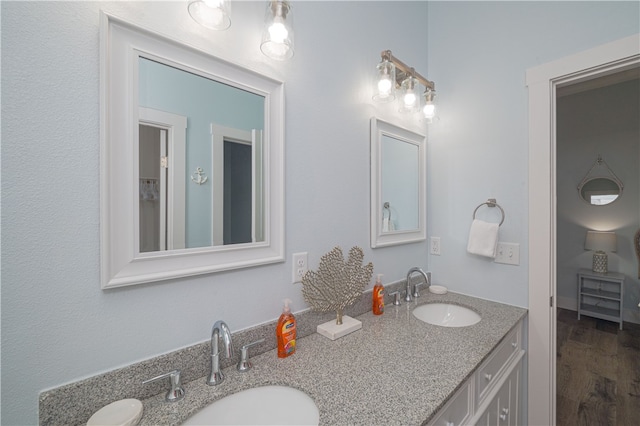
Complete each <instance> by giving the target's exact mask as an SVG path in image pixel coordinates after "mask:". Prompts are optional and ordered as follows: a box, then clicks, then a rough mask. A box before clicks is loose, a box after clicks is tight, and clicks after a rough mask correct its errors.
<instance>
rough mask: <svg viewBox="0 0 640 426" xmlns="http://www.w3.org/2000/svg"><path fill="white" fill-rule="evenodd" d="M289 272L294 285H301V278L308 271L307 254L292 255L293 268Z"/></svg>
mask: <svg viewBox="0 0 640 426" xmlns="http://www.w3.org/2000/svg"><path fill="white" fill-rule="evenodd" d="M292 268H293V269H292V271H291V276H292V278H291V280H292V282H293V283H294V284H295V283H301V282H302V277H303V276H304V274H306V273H307V271H308V270H309V257H308V255H307V252H306V251H305V252H302V253H293V267H292Z"/></svg>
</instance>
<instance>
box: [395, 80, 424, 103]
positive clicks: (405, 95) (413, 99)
mask: <svg viewBox="0 0 640 426" xmlns="http://www.w3.org/2000/svg"><path fill="white" fill-rule="evenodd" d="M399 102H400V112H416V111H417V110H418V109H419V108H420V96H419V95H418V79H417V78H415V77H412V76H409V77H407V78H406V79H404V81H403V82H402V84H401V85H400V99H399Z"/></svg>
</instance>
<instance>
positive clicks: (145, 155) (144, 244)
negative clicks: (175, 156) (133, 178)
mask: <svg viewBox="0 0 640 426" xmlns="http://www.w3.org/2000/svg"><path fill="white" fill-rule="evenodd" d="M139 141H140V142H139V143H140V145H139V148H140V156H139V163H140V164H139V167H140V215H139V216H140V252H141V253H144V252H149V251H158V250H166V249H167V130H166V129H161V128H158V127H153V126H147V125H143V124H141V125H140V127H139Z"/></svg>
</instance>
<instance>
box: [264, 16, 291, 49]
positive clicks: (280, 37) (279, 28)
mask: <svg viewBox="0 0 640 426" xmlns="http://www.w3.org/2000/svg"><path fill="white" fill-rule="evenodd" d="M280 21H281V20H280ZM288 36H289V31H287V27H285V26H284V24H283V23H282V22H278V18H276V20H275V21H274V22H273V24H271V26H270V27H269V37H270V38H271V41H272V42H274V43H284V41H285V40H286V39H287V37H288Z"/></svg>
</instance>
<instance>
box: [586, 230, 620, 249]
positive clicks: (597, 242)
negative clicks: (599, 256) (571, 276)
mask: <svg viewBox="0 0 640 426" xmlns="http://www.w3.org/2000/svg"><path fill="white" fill-rule="evenodd" d="M617 242H618V239H617V237H616V233H615V232H604V231H587V238H586V240H585V242H584V248H585V250H593V251H602V252H615V251H616V246H617Z"/></svg>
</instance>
